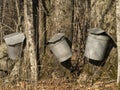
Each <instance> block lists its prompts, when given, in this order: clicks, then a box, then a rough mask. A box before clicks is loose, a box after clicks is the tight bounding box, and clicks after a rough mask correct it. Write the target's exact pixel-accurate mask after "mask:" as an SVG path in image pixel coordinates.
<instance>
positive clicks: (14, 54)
mask: <svg viewBox="0 0 120 90" xmlns="http://www.w3.org/2000/svg"><path fill="white" fill-rule="evenodd" d="M24 39H25V36H24V34H23V33H18V32H16V33H12V34H8V35H5V36H4V40H5V42H6V44H7V47H8V56H9V58H10V59H13V60H16V59H18V58H20V57H21V52H22V48H23V41H24Z"/></svg>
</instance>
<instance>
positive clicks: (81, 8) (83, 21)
mask: <svg viewBox="0 0 120 90" xmlns="http://www.w3.org/2000/svg"><path fill="white" fill-rule="evenodd" d="M87 8H88V6H87V1H86V0H74V20H73V40H72V51H73V57H72V61H73V63H75V64H76V68H77V69H80V68H79V67H81V66H83V65H84V60H85V57H84V49H85V41H86V34H87V28H88V24H89V21H88V16H87V15H88V12H87ZM81 69H82V68H81ZM78 71H79V70H78Z"/></svg>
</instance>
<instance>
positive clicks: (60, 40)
mask: <svg viewBox="0 0 120 90" xmlns="http://www.w3.org/2000/svg"><path fill="white" fill-rule="evenodd" d="M63 37H64V36H62V37H61V38H60V39H58V40H56V41H54V42H47V43H46V45H48V44H55V43H57V42H59V41H61V40H62V38H63Z"/></svg>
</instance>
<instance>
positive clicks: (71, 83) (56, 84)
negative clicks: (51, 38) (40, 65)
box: [0, 78, 119, 90]
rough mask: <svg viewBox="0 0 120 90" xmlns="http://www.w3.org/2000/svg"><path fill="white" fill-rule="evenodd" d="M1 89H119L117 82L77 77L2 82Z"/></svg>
mask: <svg viewBox="0 0 120 90" xmlns="http://www.w3.org/2000/svg"><path fill="white" fill-rule="evenodd" d="M0 90H119V89H118V87H117V85H116V82H115V81H114V80H111V81H104V82H102V81H97V82H95V83H92V82H87V83H85V82H84V83H80V82H78V80H77V79H67V78H66V79H65V78H57V79H52V78H51V79H41V80H39V81H38V82H25V81H20V82H18V83H16V84H2V83H1V85H0Z"/></svg>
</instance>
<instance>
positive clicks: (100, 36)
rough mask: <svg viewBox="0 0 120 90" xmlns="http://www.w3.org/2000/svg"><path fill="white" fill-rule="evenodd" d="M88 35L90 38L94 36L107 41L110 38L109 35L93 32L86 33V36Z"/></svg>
mask: <svg viewBox="0 0 120 90" xmlns="http://www.w3.org/2000/svg"><path fill="white" fill-rule="evenodd" d="M89 37H92V38H96V39H99V40H102V41H108V40H110V37H109V36H107V35H94V34H90V33H89V34H88V38H89Z"/></svg>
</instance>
